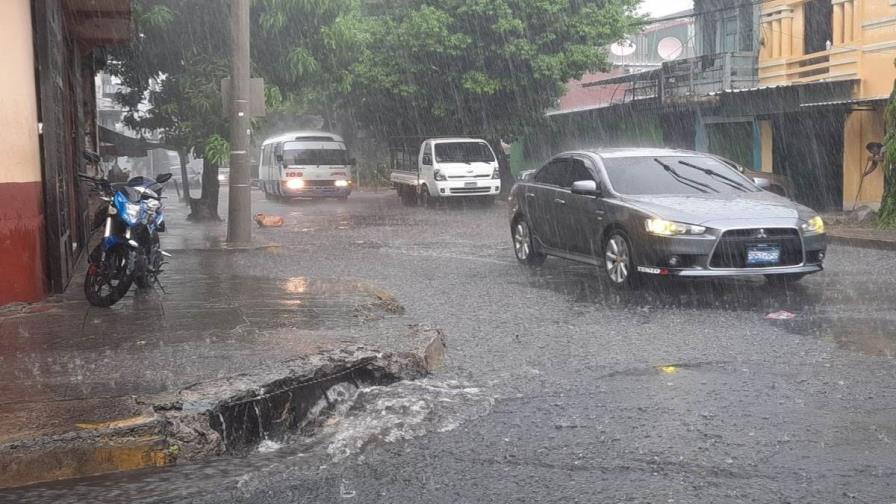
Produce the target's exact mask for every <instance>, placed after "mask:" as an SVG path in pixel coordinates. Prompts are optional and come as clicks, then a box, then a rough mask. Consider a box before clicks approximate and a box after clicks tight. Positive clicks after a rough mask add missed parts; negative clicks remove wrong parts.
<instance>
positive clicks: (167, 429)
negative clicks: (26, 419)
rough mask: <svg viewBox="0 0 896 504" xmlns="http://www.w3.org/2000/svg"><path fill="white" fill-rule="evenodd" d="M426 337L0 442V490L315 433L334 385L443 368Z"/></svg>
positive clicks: (438, 350) (218, 382)
mask: <svg viewBox="0 0 896 504" xmlns="http://www.w3.org/2000/svg"><path fill="white" fill-rule="evenodd" d="M420 331H421V332H423V333H425V334H426V335H427V336H428V337H429V339H428V343H427V344H426V346H425V347H424V348H422V349H419V350H418V351H416V352H380V351H378V350H374V349H370V348H365V347H363V346H351V347H345V348H340V349H335V350H328V351H324V352H319V353H315V354H311V355H307V356H301V357H298V358H295V359H290V360H287V361H283V362H279V363H275V364H273V365H271V366H270V367H267V368H265V369H263V370H257V371H253V372H247V373H241V374H238V375H234V376H229V377H225V378H220V379H213V380H209V381H204V382H201V383H196V384H194V385H191V386H188V387H185V388H183V389H181V390H177V391H172V392H170V393H164V394H159V395H155V396H152V397H146V398H134V401H135V402H136V403H137V404H138V405H141V406H142V411H143V414H141V415H140V416H137V417H133V418H127V419H120V420H115V421H110V422H103V423H100V424H96V425H84V424H79V425H77V427H78V429H75V430H72V431H71V432H66V433H64V434H60V435H53V436H45V437H39V438H31V439H22V440H17V441H12V442H8V443H4V444H0V489H3V488H12V487H20V486H25V485H30V484H34V483H40V482H47V481H53V480H59V479H68V478H80V477H86V476H95V475H99V474H105V473H111V472H120V471H129V470H135V469H142V468H148V467H163V466H168V465H174V464H176V463H177V462H178V460H182V461H197V460H202V459H206V458H209V457H214V456H219V455H224V454H240V453H245V452H247V451H249V450H251V449H252V448H253V447H254V446H255V445H257V444H258V443H259V442H260V441H261V440H262V439H261V438H260V437H259V436H260V435H262V433H263V434H264V435H268V434H269V435H271V436H273V437H276V436H279V435H283V434H285V433H289V432H295V431H296V430H297V429H303V430H304V429H307V428H308V426H309V425H311V426H313V425H314V424H315V422H317V421H318V420H319V418H317V417H320V416H321V415H325V414H326V413H327V412H326V411H321V410H319V409H314V408H313V406H314V405H315V404H316V403H318V402H319V401H320V400H321V398H322V397H324V395H325V391H326V390H327V389H328V388H329V387H332V386H333V385H335V384H337V383H342V382H350V383H352V382H353V383H355V384H364V383H366V384H390V383H394V382H396V381H400V380H415V379H418V378H422V377H424V376H426V375H427V374H428V373H430V372H431V371H433V370H434V369H435V368H437V367H439V366H440V365H441V364H442V362H443V360H444V358H445V353H446V345H445V337H444V334H443V333H442V332H441V331H440V330H435V329H421V330H420ZM424 341H426V340H424ZM327 402H329V401H327ZM315 416H317V417H315Z"/></svg>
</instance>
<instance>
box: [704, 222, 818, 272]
mask: <svg viewBox="0 0 896 504" xmlns="http://www.w3.org/2000/svg"><path fill="white" fill-rule="evenodd" d="M749 245H778V246H780V247H781V262H780V263H779V264H778V265H777V266H797V265H799V264H801V263H802V262H803V242H802V240H800V233H799V231H797V230H796V229H793V228H753V229H733V230H730V231H725V232H724V233H722V237H721V238H719V243H718V244H717V245H716V248H715V251H714V252H713V254H712V257H711V258H710V260H709V267H710V268H763V267H767V266H762V265H757V266H747V247H748V246H749Z"/></svg>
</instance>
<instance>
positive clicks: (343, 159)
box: [283, 149, 348, 165]
mask: <svg viewBox="0 0 896 504" xmlns="http://www.w3.org/2000/svg"><path fill="white" fill-rule="evenodd" d="M283 161H284V162H286V163H289V164H296V165H346V164H348V153H347V152H346V151H345V150H343V149H286V150H284V151H283Z"/></svg>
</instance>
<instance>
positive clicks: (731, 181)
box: [678, 160, 750, 192]
mask: <svg viewBox="0 0 896 504" xmlns="http://www.w3.org/2000/svg"><path fill="white" fill-rule="evenodd" d="M678 164H680V165H683V166H687V167H688V168H693V169H695V170H700V171H702V172H703V173H705V174H707V175H709V176H710V177H716V178H718V179H719V180H721V181H722V183H724V184H725V185H728V186H731V187H733V188H735V189H738V190H740V191H743V192H750V189H749V188H748V187H747V186H745V185H743V184H741V183H740V182H738V181H736V180H734V179H733V178H729V177H726V176H725V175H722V174H721V173H716V172H715V171H714V170H711V169H709V168H703V167H702V166H697V165H695V164H693V163H688V162H687V161H681V160H679V161H678Z"/></svg>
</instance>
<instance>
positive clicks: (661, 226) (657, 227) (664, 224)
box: [644, 219, 706, 236]
mask: <svg viewBox="0 0 896 504" xmlns="http://www.w3.org/2000/svg"><path fill="white" fill-rule="evenodd" d="M644 228H645V229H646V230H647V232H648V233H651V234H655V235H661V236H675V235H688V234H689V235H699V234H703V233H705V232H706V228H705V227H703V226H695V225H693V224H683V223H681V222H672V221H667V220H663V219H647V220H646V221H644Z"/></svg>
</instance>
